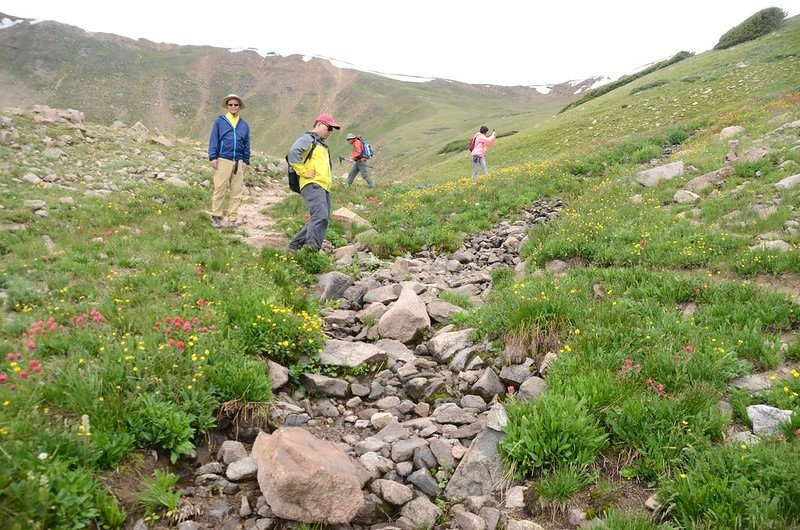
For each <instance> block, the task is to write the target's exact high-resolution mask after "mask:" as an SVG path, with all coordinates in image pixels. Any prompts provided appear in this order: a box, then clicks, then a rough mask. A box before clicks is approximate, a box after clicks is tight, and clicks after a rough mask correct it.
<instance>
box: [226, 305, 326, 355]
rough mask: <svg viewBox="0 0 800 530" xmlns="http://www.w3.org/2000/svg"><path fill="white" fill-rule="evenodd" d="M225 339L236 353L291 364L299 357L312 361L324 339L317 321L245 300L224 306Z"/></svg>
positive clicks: (320, 324) (313, 316)
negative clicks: (237, 350)
mask: <svg viewBox="0 0 800 530" xmlns="http://www.w3.org/2000/svg"><path fill="white" fill-rule="evenodd" d="M227 313H228V319H229V323H230V325H231V327H230V332H229V337H230V339H231V341H232V344H233V345H235V346H236V347H237V348H239V349H240V351H242V352H244V353H247V354H251V355H263V356H265V357H267V358H269V359H273V360H275V361H276V362H279V363H285V364H293V363H296V362H297V361H298V360H299V359H300V358H301V357H303V356H307V357H309V358H316V357H318V356H319V353H320V351H321V349H322V343H323V340H324V336H323V333H322V322H321V319H320V318H319V317H318V316H316V315H311V314H309V313H307V312H306V311H299V312H295V311H293V310H292V309H290V308H288V307H283V306H280V305H277V304H274V303H270V302H268V301H267V300H264V299H257V298H255V297H248V298H245V299H244V300H242V299H240V300H237V301H236V302H230V303H229V304H228V311H227Z"/></svg>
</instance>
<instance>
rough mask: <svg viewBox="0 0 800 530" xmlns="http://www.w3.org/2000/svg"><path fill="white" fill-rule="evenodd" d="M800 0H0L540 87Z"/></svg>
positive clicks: (154, 31)
mask: <svg viewBox="0 0 800 530" xmlns="http://www.w3.org/2000/svg"><path fill="white" fill-rule="evenodd" d="M772 6H776V7H780V8H782V9H783V10H784V11H787V12H788V13H789V16H793V15H797V14H798V13H800V0H774V1H770V0H670V1H668V2H652V1H648V0H619V1H615V0H604V1H597V0H595V1H570V0H549V1H546V2H541V3H540V2H535V1H527V0H513V1H512V0H481V1H475V0H458V1H455V0H405V1H400V2H385V1H384V2H382V1H381V0H361V1H358V0H351V1H342V0H328V1H327V2H322V1H319V0H295V1H292V2H287V1H280V0H278V1H275V0H272V1H270V0H260V1H249V0H238V1H228V2H220V1H214V2H209V1H206V0H196V1H187V2H177V1H170V0H159V1H153V0H136V1H127V0H121V1H120V0H117V1H110V2H97V0H91V1H86V0H72V1H70V0H0V12H2V13H5V14H6V15H12V16H18V17H23V18H35V19H39V20H55V21H58V22H63V23H66V24H71V25H74V26H78V27H80V28H83V29H85V30H87V31H96V32H105V33H115V34H117V35H123V36H126V37H131V38H146V39H149V40H152V41H156V42H166V43H175V44H195V45H210V46H219V47H224V48H255V49H257V50H258V51H260V52H261V53H262V55H263V54H264V53H266V52H277V53H278V54H280V55H290V54H294V53H298V54H303V55H317V56H323V57H328V58H332V59H337V60H339V61H344V62H347V63H351V64H352V65H354V66H355V67H358V68H359V69H364V70H373V71H379V72H382V73H387V74H402V75H409V76H420V77H439V78H445V79H454V80H457V81H463V82H467V83H488V84H495V85H537V84H546V83H557V82H562V81H567V80H574V79H585V78H587V77H590V76H595V75H605V76H609V77H612V78H616V77H618V76H620V75H622V74H625V73H631V72H633V71H635V70H637V69H638V68H641V67H643V66H645V65H647V64H649V63H651V62H654V61H657V60H660V59H664V58H667V57H670V56H672V55H674V54H675V53H677V52H679V51H681V50H688V51H692V52H696V53H700V52H703V51H706V50H709V49H711V48H712V47H713V46H714V45H715V44H716V43H717V41H718V40H719V37H720V36H721V35H722V34H723V33H725V32H726V31H727V30H728V29H730V28H731V27H733V26H735V25H737V24H739V23H740V22H742V21H743V20H744V19H746V18H747V17H748V16H750V15H752V14H753V13H755V12H756V11H758V10H760V9H763V8H765V7H772Z"/></svg>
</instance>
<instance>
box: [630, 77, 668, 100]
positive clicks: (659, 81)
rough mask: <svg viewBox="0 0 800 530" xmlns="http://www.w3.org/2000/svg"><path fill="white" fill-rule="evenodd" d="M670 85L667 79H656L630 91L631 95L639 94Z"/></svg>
mask: <svg viewBox="0 0 800 530" xmlns="http://www.w3.org/2000/svg"><path fill="white" fill-rule="evenodd" d="M667 83H669V81H667V80H666V79H656V80H654V81H649V82H647V83H645V84H643V85H641V86H637V87H636V88H632V89H631V91H630V95H631V96H632V95H634V94H638V93H639V92H644V91H645V90H650V89H651V88H656V87H660V86H663V85H666V84H667Z"/></svg>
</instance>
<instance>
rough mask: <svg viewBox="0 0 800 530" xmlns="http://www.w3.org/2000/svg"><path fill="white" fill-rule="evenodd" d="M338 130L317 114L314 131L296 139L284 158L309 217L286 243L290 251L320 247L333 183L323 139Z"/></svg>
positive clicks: (330, 163)
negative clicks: (292, 174) (295, 176)
mask: <svg viewBox="0 0 800 530" xmlns="http://www.w3.org/2000/svg"><path fill="white" fill-rule="evenodd" d="M339 128H340V127H339V124H338V123H336V120H334V119H333V116H331V115H330V114H320V115H319V116H317V119H316V120H314V126H313V128H312V129H311V130H310V131H306V132H305V133H303V135H302V136H301V137H300V138H298V139H297V140H295V142H294V144H292V147H291V149H289V154H288V155H286V161H287V162H288V163H289V166H290V169H291V170H292V172H294V173H296V175H297V178H298V180H299V193H300V195H301V196H302V197H303V202H304V203H305V204H306V208H308V213H309V214H310V218H309V220H308V222H307V223H306V225H305V226H304V227H303V229H302V230H300V232H298V233H297V235H296V236H294V238H292V240H291V241H290V242H289V250H298V249H299V248H300V247H304V246H305V247H309V248H311V249H313V250H320V249H321V248H322V240H323V239H325V234H326V233H327V232H328V219H329V218H330V215H331V195H330V191H331V184H332V183H333V178H332V176H331V175H332V174H333V171H332V168H333V163H332V162H331V155H330V151H329V149H328V144H326V143H325V140H327V139H328V136H330V134H331V132H332V131H333V130H334V129H339ZM290 174H291V172H290Z"/></svg>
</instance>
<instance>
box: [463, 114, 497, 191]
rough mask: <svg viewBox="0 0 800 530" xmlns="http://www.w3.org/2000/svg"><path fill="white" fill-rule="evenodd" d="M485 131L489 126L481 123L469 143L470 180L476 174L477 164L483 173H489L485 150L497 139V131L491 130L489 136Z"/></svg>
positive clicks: (473, 178) (487, 130)
mask: <svg viewBox="0 0 800 530" xmlns="http://www.w3.org/2000/svg"><path fill="white" fill-rule="evenodd" d="M487 132H489V127H487V126H486V125H481V128H480V130H479V131H478V132H477V133H476V134H475V136H473V137H472V141H471V142H470V143H469V150H470V153H472V180H475V177H476V176H477V175H478V166H480V167H481V168H483V174H484V175H488V174H489V168H488V167H487V166H486V150H487V149H488V148H489V147H491V146H492V145H493V144H494V142H495V141H496V140H497V131H492V135H491V136H486V133H487Z"/></svg>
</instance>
